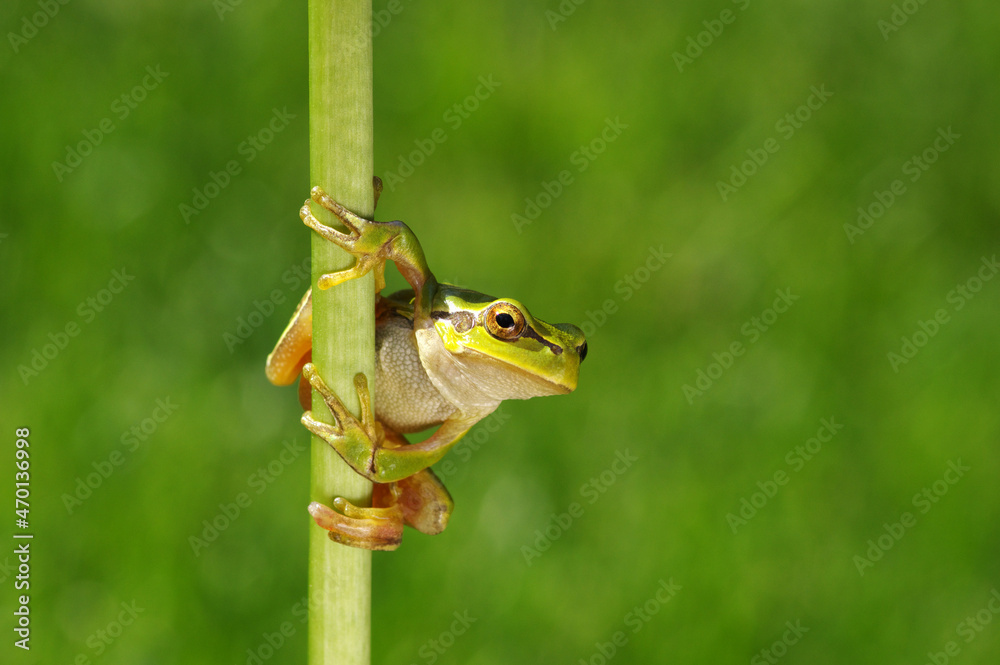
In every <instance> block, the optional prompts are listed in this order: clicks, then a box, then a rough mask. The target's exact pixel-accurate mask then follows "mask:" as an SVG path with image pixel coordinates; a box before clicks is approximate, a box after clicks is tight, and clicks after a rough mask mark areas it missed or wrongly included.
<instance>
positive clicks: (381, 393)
mask: <svg viewBox="0 0 1000 665" xmlns="http://www.w3.org/2000/svg"><path fill="white" fill-rule="evenodd" d="M412 326H413V324H412V323H411V322H410V320H409V319H406V318H404V317H402V316H393V317H391V318H389V319H388V320H387V321H385V322H384V323H381V324H380V325H378V326H377V327H376V328H375V416H376V417H377V419H378V421H379V422H381V423H382V424H383V425H385V426H386V427H388V428H390V429H392V430H395V431H397V432H403V433H405V432H419V431H421V430H424V429H427V428H428V427H431V426H432V425H437V424H439V423H441V422H443V421H444V420H446V419H447V418H448V416H450V415H451V414H452V413H454V412H455V406H454V405H453V404H451V403H450V402H448V401H447V400H445V399H444V397H442V396H441V393H440V392H438V389H437V388H435V387H434V384H433V383H431V381H430V379H429V378H428V377H427V372H426V371H425V370H424V367H423V365H421V364H420V354H419V353H418V351H417V345H416V340H415V339H414V337H413V327H412Z"/></svg>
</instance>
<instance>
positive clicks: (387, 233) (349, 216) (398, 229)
mask: <svg viewBox="0 0 1000 665" xmlns="http://www.w3.org/2000/svg"><path fill="white" fill-rule="evenodd" d="M381 185H382V181H381V180H378V179H377V178H376V179H375V200H376V202H377V201H378V195H379V194H380V193H381V191H382V186H381ZM312 200H313V201H315V202H316V203H318V204H320V205H321V206H323V207H324V208H326V209H327V210H329V211H330V212H332V213H333V214H334V215H336V217H337V219H339V220H340V222H341V223H342V224H343V225H344V226H346V227H347V229H348V232H347V233H344V232H343V231H340V230H338V229H335V228H333V227H332V226H327V225H326V224H324V223H323V222H321V221H319V220H318V219H317V218H316V217H315V215H313V213H312V209H311V208H310V205H309V201H306V202H305V203H304V204H303V205H302V209H301V210H300V211H299V217H301V218H302V222H303V223H304V224H305V225H306V226H308V227H309V228H311V229H312V230H313V231H315V232H316V233H318V234H320V235H321V236H323V237H324V238H326V239H327V240H329V241H331V242H333V243H336V244H337V245H338V246H340V247H342V248H343V249H344V250H346V251H347V252H349V253H351V254H353V255H354V256H355V257H356V258H357V263H355V264H354V266H353V267H351V268H348V269H347V270H341V271H339V272H333V273H327V274H325V275H321V276H320V277H319V279H318V281H317V286H319V288H321V289H329V288H330V287H332V286H336V285H337V284H340V283H341V282H346V281H347V280H349V279H354V278H355V277H361V276H363V275H366V274H368V272H369V271H370V270H371V269H372V268H375V267H378V266H381V265H383V264H384V263H385V261H386V260H388V259H390V258H392V256H391V254H392V246H393V244H394V241H395V240H396V238H397V237H398V236H399V235H400V233H402V232H403V230H404V229H406V227H405V225H403V224H402V222H374V221H372V220H369V219H365V218H364V217H361V216H359V215H355V214H354V213H353V212H351V211H350V210H348V209H347V208H345V207H344V206H342V205H340V204H339V203H337V202H336V201H334V200H333V198H331V197H330V195H329V194H327V193H326V192H324V191H323V189H322V188H320V187H313V188H312ZM406 230H407V231H408V229H406Z"/></svg>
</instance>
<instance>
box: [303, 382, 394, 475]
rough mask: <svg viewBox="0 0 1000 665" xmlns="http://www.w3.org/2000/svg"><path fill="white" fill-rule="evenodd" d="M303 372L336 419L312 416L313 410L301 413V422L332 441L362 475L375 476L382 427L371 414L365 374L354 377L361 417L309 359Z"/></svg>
mask: <svg viewBox="0 0 1000 665" xmlns="http://www.w3.org/2000/svg"><path fill="white" fill-rule="evenodd" d="M302 376H303V378H305V379H306V380H307V381H308V382H309V383H310V385H312V387H313V388H314V389H315V390H316V391H318V392H319V394H320V395H321V396H322V397H323V401H324V402H326V405H327V406H328V407H329V408H330V412H331V413H332V414H333V419H334V422H333V423H324V422H320V421H318V420H316V419H315V418H313V415H312V411H306V412H305V413H303V414H302V424H303V425H305V426H306V428H308V429H309V431H311V432H312V433H313V434H315V435H316V436H318V437H320V438H321V439H323V440H324V441H326V442H327V443H329V444H330V445H331V446H332V447H333V449H334V450H336V451H337V452H338V453H339V454H340V456H341V457H343V458H344V461H345V462H347V463H348V464H350V465H351V468H352V469H354V470H355V471H357V472H358V473H359V474H361V475H362V476H364V477H366V478H369V479H374V478H373V475H374V468H373V465H374V455H373V453H374V451H375V449H376V448H377V447H378V446H379V444H380V443H381V442H382V438H383V436H382V432H381V427H380V426H379V424H378V423H377V422H375V419H374V417H373V416H372V409H371V397H370V396H369V393H368V380H367V379H366V378H365V375H364V374H358V375H357V376H355V377H354V388H355V390H357V392H358V402H359V403H360V404H361V419H360V420H358V419H357V418H356V417H354V414H353V413H351V412H350V411H349V410H348V409H347V407H345V406H344V403H343V402H341V401H340V398H339V397H337V395H336V394H335V393H334V392H333V391H332V390H330V387H329V386H327V385H326V382H324V381H323V379H322V378H321V377H320V375H319V372H317V371H316V366H315V365H313V364H312V363H306V364H305V366H303V367H302Z"/></svg>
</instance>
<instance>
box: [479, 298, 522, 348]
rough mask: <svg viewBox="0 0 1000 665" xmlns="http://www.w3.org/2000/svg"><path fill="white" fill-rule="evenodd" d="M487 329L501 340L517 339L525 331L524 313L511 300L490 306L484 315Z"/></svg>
mask: <svg viewBox="0 0 1000 665" xmlns="http://www.w3.org/2000/svg"><path fill="white" fill-rule="evenodd" d="M483 320H484V322H485V325H486V331H487V332H488V333H489V334H491V335H493V336H494V337H496V338H497V339H500V340H512V339H517V338H518V337H520V336H521V333H523V332H524V326H525V321H524V314H522V313H521V310H519V309H518V308H517V307H515V306H514V305H511V304H510V303H509V302H498V303H495V304H493V305H491V306H490V308H489V309H487V310H486V313H485V314H484V316H483Z"/></svg>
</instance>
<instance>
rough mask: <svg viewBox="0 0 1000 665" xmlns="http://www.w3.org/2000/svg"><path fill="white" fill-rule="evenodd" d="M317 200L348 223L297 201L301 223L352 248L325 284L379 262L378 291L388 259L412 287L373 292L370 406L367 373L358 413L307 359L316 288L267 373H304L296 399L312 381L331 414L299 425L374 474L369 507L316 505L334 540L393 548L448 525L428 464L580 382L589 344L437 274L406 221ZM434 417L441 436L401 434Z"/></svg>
mask: <svg viewBox="0 0 1000 665" xmlns="http://www.w3.org/2000/svg"><path fill="white" fill-rule="evenodd" d="M374 184H375V201H376V203H377V202H378V196H379V193H380V191H381V184H382V183H381V181H380V180H379V179H378V178H375V179H374ZM312 201H314V202H316V203H317V204H319V205H321V206H323V207H324V208H326V209H327V210H330V211H331V212H333V213H334V215H335V216H336V217H337V218H338V219H339V220H340V221H341V222H342V223H343V224H344V226H345V227H346V228H347V229H348V231H347V232H342V231H340V230H338V229H335V228H333V227H330V226H326V225H324V224H323V223H322V222H320V221H319V220H318V219H316V217H314V216H313V214H312V211H311V208H310V201H309V200H307V201H306V202H305V204H304V205H303V206H302V209H301V211H300V216H301V218H302V221H303V222H304V223H305V224H306V226H308V227H309V228H311V229H313V230H314V231H315V232H316V233H318V234H320V235H321V236H322V237H324V238H326V239H327V240H330V241H331V242H334V243H336V244H337V245H339V246H340V247H342V248H344V249H345V250H346V251H348V252H349V253H351V254H353V255H354V256H355V257H356V258H357V261H356V263H355V265H354V266H353V267H351V268H349V269H347V270H343V271H340V272H336V273H330V274H326V275H322V276H321V277H320V278H319V280H318V282H317V286H318V287H319V288H320V289H327V288H330V287H332V286H335V285H337V284H340V283H342V282H344V281H347V280H349V279H352V278H355V277H360V276H362V275H364V274H366V273H368V272H369V271H371V270H373V269H374V270H375V276H376V292H377V293H380V292H381V290H382V288H383V287H384V286H385V281H384V278H383V270H384V267H385V262H386V261H394V262H395V263H396V266H397V267H398V268H399V271H400V273H402V275H403V277H404V278H405V279H406V281H407V282H408V283H409V285H410V287H411V289H410V290H405V291H400V292H397V293H395V294H393V295H390V296H382V295H376V299H375V312H376V332H375V348H376V369H375V377H374V381H375V391H376V393H377V394H378V400H377V403H376V405H375V410H374V413H373V412H372V408H371V400H370V397H369V391H368V382H367V379H366V377H365V375H364V374H358V375H357V376H356V377H355V381H354V385H355V389H356V390H357V393H358V398H359V401H360V404H361V417H360V419H359V418H356V417H355V416H354V415H353V414H352V413H351V412H350V411H348V410H347V409H346V408H345V407H344V405H343V404H342V403H341V401H340V399H339V398H338V397H337V395H336V394H334V393H333V391H331V390H330V388H328V387H327V386H326V384H325V383H324V382H323V380H322V379H321V378H320V377H319V374H318V373H317V372H316V369H315V368H314V367H313V365H312V363H311V362H309V361H310V360H311V358H312V293H311V291H308V292H306V294H305V296H304V297H303V298H302V301H301V302H300V303H299V306H298V308H297V310H296V311H295V314H294V315H293V317H292V320H291V322H290V323H289V324H288V327H287V328H286V329H285V331H284V333H282V335H281V338H280V339H279V340H278V343H277V345H276V346H275V348H274V351H273V352H272V353H271V354H270V355H269V356H268V358H267V364H266V372H267V377H268V379H270V380H271V382H272V383H274V384H276V385H288V384H290V383H292V382H294V381H295V379H296V378H297V377H299V376H300V375H301V380H300V383H299V397H300V401H301V402H302V404H303V407H304V408H306V409H308V408H309V406H310V404H309V402H310V398H311V391H312V390H313V389H315V390H316V391H318V392H319V394H320V395H321V396H322V398H323V400H324V402H325V403H326V404H327V406H329V408H330V411H331V413H332V414H333V417H334V420H335V422H334V423H333V424H327V423H323V422H320V421H318V420H316V419H314V418H313V415H312V413H311V412H310V411H306V413H305V414H303V416H302V423H303V424H304V425H305V426H306V427H307V428H308V429H309V430H310V431H311V432H313V433H314V434H316V435H317V436H319V437H320V438H322V439H323V440H324V441H326V442H327V443H329V444H330V445H331V446H332V447H333V448H334V450H336V451H337V452H338V453H339V454H340V456H341V457H343V458H344V460H345V461H346V462H347V463H348V464H350V465H351V467H352V468H353V469H354V470H355V471H357V472H358V473H359V474H361V475H363V476H364V477H366V478H368V479H370V480H372V481H373V482H374V483H375V485H374V488H373V493H372V507H370V508H369V507H361V506H355V505H353V504H351V503H350V502H348V501H347V500H346V499H344V498H342V497H337V498H336V499H334V501H333V507H332V508H331V507H329V506H326V505H323V504H321V503H318V502H313V503H311V504H310V505H309V513H310V514H311V515H312V517H313V519H314V520H315V521H316V523H317V524H318V525H319V526H320V527H322V528H324V529H326V530H328V531H329V532H330V533H329V535H330V538H331V539H332V540H334V541H336V542H339V543H342V544H345V545H351V546H354V547H363V548H366V549H373V550H392V549H395V548H396V547H398V546H399V544H400V542H401V540H402V533H403V525H404V524H408V525H410V526H411V527H414V528H416V529H417V530H419V531H422V532H424V533H428V534H436V533H440V532H441V531H443V530H444V528H445V526H447V524H448V519H449V517H450V515H451V511H452V508H453V505H454V504H453V502H452V499H451V496H450V495H449V494H448V490H447V489H445V487H444V485H443V484H442V483H441V481H440V480H438V478H437V477H436V476H435V475H434V473H433V472H432V471H431V470H430V468H429V467H430V466H431V465H432V464H434V463H435V462H437V461H438V460H439V459H441V458H442V457H443V456H444V454H445V453H446V452H447V451H448V450H449V449H450V448H451V447H452V446H454V445H455V444H456V443H457V442H458V440H459V439H461V438H462V436H463V435H464V434H465V433H466V432H467V431H468V430H469V428H471V427H472V426H473V425H474V424H475V423H477V422H478V421H479V420H481V419H482V418H484V417H486V416H487V415H489V414H490V413H492V412H493V411H494V410H495V409H496V408H497V406H499V404H500V402H501V401H502V400H505V399H527V398H529V397H535V396H541V395H555V394H561V393H568V392H571V391H572V390H573V389H575V388H576V384H577V378H578V376H579V371H580V363H581V362H582V361H583V359H584V357H585V356H586V355H587V342H586V340H585V339H584V335H583V332H582V331H581V330H580V329H579V328H577V327H576V326H573V325H570V324H565V323H561V324H556V325H552V324H549V323H545V322H544V321H541V320H539V319H536V318H534V317H533V316H532V315H531V314H530V313H529V312H528V310H527V309H526V308H525V307H524V305H522V304H521V303H520V302H518V301H517V300H514V299H512V298H494V297H492V296H487V295H483V294H482V293H478V292H476V291H470V290H468V289H463V288H459V287H457V286H452V285H450V284H443V283H439V282H438V281H437V280H436V279H435V278H434V275H433V273H431V271H430V269H429V268H428V267H427V262H426V260H425V259H424V253H423V250H422V249H421V247H420V243H419V242H418V241H417V238H416V236H414V234H413V232H412V231H411V230H410V229H409V228H408V227H407V226H406V225H405V224H403V223H402V222H398V221H396V222H374V221H370V220H367V219H364V218H362V217H359V216H357V215H355V214H354V213H352V212H350V211H349V210H347V209H346V208H344V207H343V206H342V205H340V204H339V203H337V202H336V201H334V200H333V199H332V198H331V197H330V196H328V195H327V194H326V193H325V192H324V191H323V190H322V189H320V188H319V187H314V188H313V190H312ZM435 425H438V426H439V427H438V429H437V430H436V431H435V432H434V434H433V435H431V436H430V438H427V439H426V440H424V441H422V442H420V443H416V444H409V443H408V442H407V441H406V439H405V438H404V437H403V434H405V433H411V432H420V431H423V430H425V429H427V428H429V427H432V426H435Z"/></svg>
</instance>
